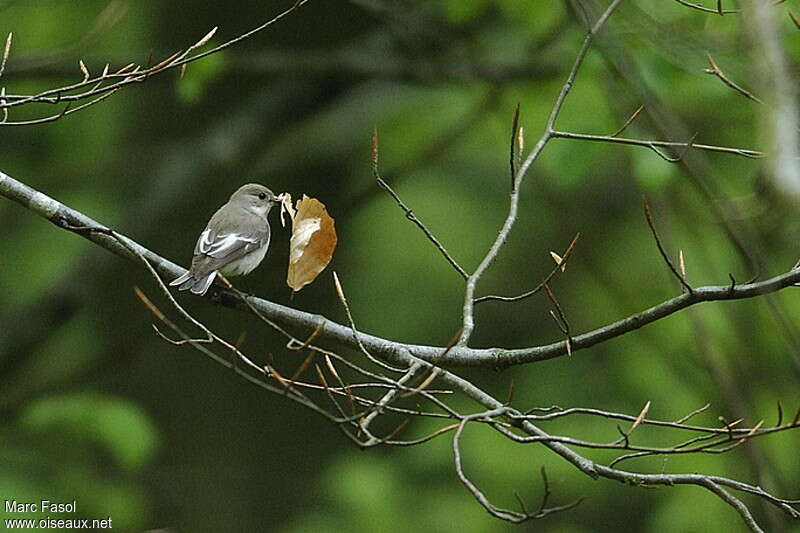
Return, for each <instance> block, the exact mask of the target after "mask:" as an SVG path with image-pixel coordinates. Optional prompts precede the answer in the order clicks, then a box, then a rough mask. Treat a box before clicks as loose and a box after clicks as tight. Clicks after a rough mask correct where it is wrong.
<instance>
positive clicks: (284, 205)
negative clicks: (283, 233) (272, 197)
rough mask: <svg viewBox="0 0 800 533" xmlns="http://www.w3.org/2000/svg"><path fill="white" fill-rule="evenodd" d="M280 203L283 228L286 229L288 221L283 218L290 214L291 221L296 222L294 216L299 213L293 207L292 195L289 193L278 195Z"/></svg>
mask: <svg viewBox="0 0 800 533" xmlns="http://www.w3.org/2000/svg"><path fill="white" fill-rule="evenodd" d="M278 201H279V202H280V203H281V227H284V228H285V227H286V221H285V220H284V218H283V216H284V215H286V214H288V215H289V220H294V215H295V214H296V213H297V211H295V209H294V206H292V195H291V194H289V193H288V192H282V193H280V194H279V195H278Z"/></svg>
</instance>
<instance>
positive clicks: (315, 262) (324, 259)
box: [286, 195, 337, 292]
mask: <svg viewBox="0 0 800 533" xmlns="http://www.w3.org/2000/svg"><path fill="white" fill-rule="evenodd" d="M296 208H297V214H296V215H295V216H294V218H293V220H292V238H291V241H290V243H289V272H288V274H287V276H286V283H287V284H288V285H289V287H291V288H292V290H294V291H295V292H296V291H299V290H300V289H302V288H303V287H305V286H306V285H308V284H309V283H311V282H312V281H314V280H315V279H316V277H317V276H318V275H319V273H320V272H322V270H323V269H324V268H325V267H326V266H328V263H330V262H331V257H333V250H334V249H335V248H336V242H337V238H336V229H335V228H334V222H333V218H331V216H330V215H329V214H328V212H327V210H326V209H325V205H324V204H323V203H322V202H320V201H319V200H317V199H315V198H309V197H307V196H306V195H303V199H302V200H300V201H298V202H297V205H296Z"/></svg>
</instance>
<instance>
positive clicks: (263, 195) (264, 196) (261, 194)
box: [258, 192, 267, 200]
mask: <svg viewBox="0 0 800 533" xmlns="http://www.w3.org/2000/svg"><path fill="white" fill-rule="evenodd" d="M266 197H267V193H265V192H260V193H258V198H259V199H260V200H264V199H265V198H266Z"/></svg>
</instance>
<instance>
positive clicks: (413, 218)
mask: <svg viewBox="0 0 800 533" xmlns="http://www.w3.org/2000/svg"><path fill="white" fill-rule="evenodd" d="M372 172H373V174H374V176H375V181H377V182H378V185H380V186H381V187H382V188H383V189H384V190H385V191H386V192H388V193H389V195H390V196H391V197H392V198H394V201H395V202H397V205H398V207H400V209H402V210H403V212H404V213H405V215H406V218H407V219H408V220H410V221H411V222H413V223H414V224H416V225H417V227H418V228H419V229H420V230H422V233H424V234H425V236H426V237H427V238H428V240H429V241H431V242H432V243H433V245H434V246H435V247H436V249H437V250H439V252H440V253H441V254H442V255H443V256H444V258H445V259H446V260H447V262H448V263H450V265H451V266H452V267H453V268H455V269H456V272H458V273H459V274H461V277H462V278H464V279H467V277H468V276H467V272H466V271H465V270H464V269H463V268H461V265H459V264H458V261H456V260H455V259H454V258H453V256H452V255H450V253H449V252H448V251H447V249H446V248H445V247H444V245H442V243H441V242H439V239H437V238H436V236H435V235H434V234H433V233H432V232H431V230H429V229H428V227H427V226H426V225H425V224H424V223H423V222H422V221H421V220H420V219H419V218H418V217H417V215H415V214H414V211H412V210H411V208H410V207H408V206H407V205H406V204H405V203H403V200H401V199H400V196H398V194H397V193H396V192H394V189H392V188H391V187H390V186H389V184H388V183H386V182H385V181H384V180H383V178H382V177H381V175H380V172H379V171H378V130H374V131H373V133H372Z"/></svg>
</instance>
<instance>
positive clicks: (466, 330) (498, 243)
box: [458, 0, 622, 346]
mask: <svg viewBox="0 0 800 533" xmlns="http://www.w3.org/2000/svg"><path fill="white" fill-rule="evenodd" d="M621 2H622V0H613V1H612V2H611V4H609V6H608V7H607V8H606V10H605V11H604V12H603V14H602V15H600V17H599V18H598V19H597V21H596V22H595V23H594V25H593V26H592V27H591V28H590V29H589V31H588V33H587V34H586V37H584V39H583V44H582V45H581V48H580V50H578V54H577V56H576V58H575V62H574V63H573V65H572V69H571V70H570V72H569V74H568V75H567V79H566V81H565V82H564V84H563V85H562V86H561V91H560V92H559V94H558V97H557V98H556V101H555V102H554V103H553V107H552V109H551V110H550V116H549V117H548V119H547V125H546V126H545V131H544V133H543V134H542V136H541V137H540V138H539V140H538V141H537V143H536V144H535V145H534V147H533V150H531V152H530V153H529V154H528V156H527V157H526V158H525V161H524V162H523V163H522V165H521V166H520V168H519V170H518V171H517V174H516V176H515V177H514V180H513V183H512V187H511V195H510V199H509V207H508V215H507V216H506V220H505V222H504V223H503V227H502V228H501V229H500V231H499V232H498V234H497V238H496V239H495V240H494V243H492V245H491V247H489V250H488V251H487V252H486V255H485V256H484V258H483V260H481V262H480V263H479V264H478V267H477V268H476V269H475V271H474V272H473V273H472V274H470V276H469V277H468V278H467V285H466V288H465V290H464V305H463V316H462V324H463V325H462V328H461V338H460V339H459V341H458V345H459V346H466V345H467V343H468V342H469V339H470V337H471V336H472V331H473V330H474V329H475V318H474V314H473V311H474V307H475V289H476V287H477V285H478V281H480V279H481V277H482V276H483V274H484V272H486V270H487V269H488V268H489V265H491V264H492V262H494V260H495V259H496V258H497V255H498V254H499V253H500V249H501V248H502V247H503V245H504V244H505V243H506V240H508V235H509V234H510V233H511V228H512V227H513V226H514V223H515V222H516V220H517V209H518V206H519V187H520V185H521V184H522V180H523V178H524V177H525V174H526V173H527V172H528V169H529V168H530V166H531V165H532V164H533V162H534V161H535V160H536V159H537V158H538V157H539V154H541V152H542V150H543V149H544V147H545V145H546V144H547V142H548V141H549V140H550V139H551V138H553V128H554V127H555V123H556V119H557V118H558V115H559V113H560V112H561V108H562V107H563V106H564V102H565V101H566V98H567V95H568V94H569V92H570V90H571V89H572V86H573V84H574V83H575V77H576V76H577V75H578V70H580V67H581V65H582V64H583V60H584V58H585V57H586V54H587V53H588V52H589V47H590V45H591V43H592V40H593V38H594V36H595V35H596V34H597V32H598V31H600V29H601V28H602V27H603V25H604V24H605V23H606V21H607V20H608V17H610V16H611V14H612V13H613V12H614V11H615V10H616V9H617V7H618V6H619V4H620V3H621Z"/></svg>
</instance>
